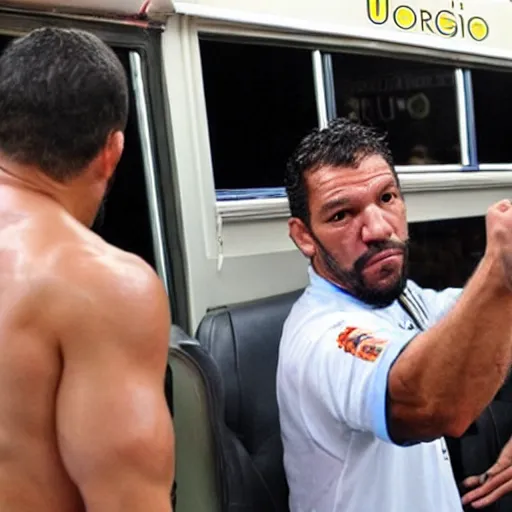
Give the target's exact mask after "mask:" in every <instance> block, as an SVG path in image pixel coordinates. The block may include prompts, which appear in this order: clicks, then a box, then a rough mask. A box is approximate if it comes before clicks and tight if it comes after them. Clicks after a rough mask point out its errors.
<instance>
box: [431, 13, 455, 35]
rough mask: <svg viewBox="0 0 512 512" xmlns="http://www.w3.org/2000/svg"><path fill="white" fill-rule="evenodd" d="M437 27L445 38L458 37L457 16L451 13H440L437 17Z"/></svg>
mask: <svg viewBox="0 0 512 512" xmlns="http://www.w3.org/2000/svg"><path fill="white" fill-rule="evenodd" d="M436 27H437V30H439V33H440V34H441V35H443V36H447V37H454V36H455V35H457V30H458V25H457V19H456V18H455V15H454V14H453V13H452V12H450V11H440V12H439V13H438V14H437V17H436Z"/></svg>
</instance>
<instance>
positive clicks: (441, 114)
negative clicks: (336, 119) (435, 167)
mask: <svg viewBox="0 0 512 512" xmlns="http://www.w3.org/2000/svg"><path fill="white" fill-rule="evenodd" d="M332 59H333V73H334V86H335V97H336V107H337V115H338V116H348V117H351V118H353V119H357V120H359V121H360V122H362V123H364V124H368V125H371V126H374V127H376V128H378V129H379V130H381V131H385V132H387V133H388V137H389V144H390V147H391V150H392V151H393V156H394V158H395V162H396V164H397V165H425V164H454V163H460V161H461V159H460V144H459V130H458V119H457V102H456V90H455V73H454V70H453V69H452V68H449V67H442V66H438V65H428V64H424V63H418V62H412V61H406V60H398V59H388V58H384V57H369V56H362V55H345V54H333V55H332Z"/></svg>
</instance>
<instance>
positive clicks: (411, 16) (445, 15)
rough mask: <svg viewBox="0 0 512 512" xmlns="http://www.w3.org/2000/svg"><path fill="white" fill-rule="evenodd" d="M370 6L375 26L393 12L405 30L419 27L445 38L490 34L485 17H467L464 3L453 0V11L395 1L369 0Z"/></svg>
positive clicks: (480, 37)
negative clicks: (395, 4) (432, 9)
mask: <svg viewBox="0 0 512 512" xmlns="http://www.w3.org/2000/svg"><path fill="white" fill-rule="evenodd" d="M366 7H367V10H368V18H369V20H370V21H371V22H372V23H374V24H375V25H383V24H385V23H386V22H388V21H389V18H390V15H391V19H392V23H393V24H394V25H395V26H396V27H397V28H399V29H402V30H412V29H416V30H418V31H420V32H423V33H426V34H434V35H438V36H442V37H456V36H457V37H460V38H467V37H470V38H471V39H473V40H474V41H483V40H484V39H485V38H486V37H487V36H488V35H489V25H488V23H487V22H486V21H485V20H484V19H483V18H481V17H480V16H473V17H472V18H470V19H469V20H468V19H467V18H466V16H465V15H464V14H465V13H464V6H463V3H462V2H460V4H457V3H456V2H455V1H453V0H452V2H451V9H452V10H447V9H442V10H440V11H430V10H428V9H420V8H417V9H416V8H414V7H412V6H410V5H407V4H405V3H402V4H400V5H398V6H396V7H395V6H394V5H392V1H391V0H366Z"/></svg>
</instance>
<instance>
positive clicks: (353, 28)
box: [174, 0, 512, 59]
mask: <svg viewBox="0 0 512 512" xmlns="http://www.w3.org/2000/svg"><path fill="white" fill-rule="evenodd" d="M174 7H175V10H176V12H177V13H179V14H186V15H189V16H197V17H200V18H205V19H210V20H218V21H226V22H230V23H243V24H248V25H253V26H260V27H269V28H273V29H278V30H293V31H296V32H303V33H309V34H325V35H328V34H330V35H335V36H345V37H354V38H356V39H366V40H373V41H383V42H390V43H398V44H403V45H407V46H416V47H425V48H430V49H437V50H443V51H449V52H454V53H460V54H462V55H463V54H472V55H482V56H483V55H485V56H492V57H496V58H503V59H511V58H512V39H511V38H510V37H509V26H510V20H511V18H512V3H511V2H505V1H503V2H498V1H488V0H485V1H484V0H462V1H461V0H457V1H455V0H428V1H425V0H350V1H348V0H339V1H336V2H334V1H332V0H317V1H315V2H311V1H309V0H307V1H306V0H299V1H297V0H279V1H276V0H246V1H244V2H241V1H240V0H196V1H180V0H177V1H175V3H174Z"/></svg>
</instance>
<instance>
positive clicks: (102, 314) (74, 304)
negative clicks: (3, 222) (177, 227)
mask: <svg viewBox="0 0 512 512" xmlns="http://www.w3.org/2000/svg"><path fill="white" fill-rule="evenodd" d="M91 235H92V236H87V237H85V238H82V239H81V240H80V241H77V240H74V241H73V242H71V243H67V244H62V246H61V247H60V248H59V249H58V250H56V251H55V253H54V255H53V257H52V261H51V262H50V265H49V267H50V268H49V269H48V274H51V275H52V276H53V279H52V281H54V282H57V283H58V285H57V287H56V289H58V290H59V296H58V297H56V300H57V302H59V303H60V304H61V318H62V319H64V320H65V322H66V324H67V325H68V326H71V327H73V326H74V324H75V323H80V322H83V318H84V315H88V318H89V319H90V321H91V322H92V323H93V324H94V323H95V322H97V320H99V319H101V320H102V321H103V322H104V324H105V325H109V326H110V327H111V328H112V329H115V328H116V327H117V329H118V330H119V331H122V330H126V331H127V332H131V333H133V334H134V335H135V336H136V335H137V333H139V334H141V335H142V334H143V333H144V335H147V334H148V332H149V333H150V331H151V329H153V330H154V331H155V334H157V332H158V330H160V331H162V330H165V326H166V325H167V324H169V323H170V317H169V315H170V313H169V303H168V299H167V294H166V291H165V288H164V286H163V283H162V282H161V280H160V278H159V277H158V275H157V274H156V272H155V271H154V270H153V268H152V267H151V266H150V265H149V264H147V263H146V262H145V261H144V260H143V259H142V258H140V257H139V256H136V255H134V254H131V253H128V252H125V251H122V250H120V249H118V248H116V247H113V246H111V245H109V244H107V243H106V242H104V241H103V240H102V239H101V238H99V237H97V236H96V235H94V234H92V233H91ZM114 324H116V325H114ZM152 326H154V327H152Z"/></svg>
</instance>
